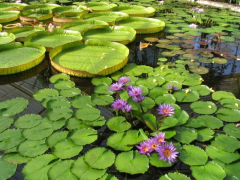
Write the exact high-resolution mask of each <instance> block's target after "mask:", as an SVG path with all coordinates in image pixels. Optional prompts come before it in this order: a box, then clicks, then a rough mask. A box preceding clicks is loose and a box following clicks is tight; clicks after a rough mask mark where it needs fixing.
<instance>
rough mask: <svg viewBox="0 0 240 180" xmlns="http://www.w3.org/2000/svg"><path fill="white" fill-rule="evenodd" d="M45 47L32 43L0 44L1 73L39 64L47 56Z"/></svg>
mask: <svg viewBox="0 0 240 180" xmlns="http://www.w3.org/2000/svg"><path fill="white" fill-rule="evenodd" d="M45 51H46V50H45V48H44V47H42V46H38V45H35V44H32V43H25V44H24V46H23V45H22V44H21V43H19V42H16V43H9V44H3V45H0V59H1V62H0V67H1V68H0V75H7V74H15V73H18V72H22V71H25V70H27V69H30V68H32V67H34V66H36V65H38V64H39V63H40V62H42V60H43V59H44V57H45Z"/></svg>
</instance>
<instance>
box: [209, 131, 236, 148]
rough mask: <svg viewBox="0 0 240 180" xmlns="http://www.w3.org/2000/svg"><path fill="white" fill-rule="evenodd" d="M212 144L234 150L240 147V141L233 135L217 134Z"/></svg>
mask: <svg viewBox="0 0 240 180" xmlns="http://www.w3.org/2000/svg"><path fill="white" fill-rule="evenodd" d="M211 145H213V146H215V147H217V148H219V149H221V150H223V151H227V152H234V151H235V150H236V149H239V148H240V141H238V140H237V139H236V138H234V137H232V136H228V135H223V134H216V137H215V139H214V140H212V141H211Z"/></svg>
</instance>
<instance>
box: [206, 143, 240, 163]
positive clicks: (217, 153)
mask: <svg viewBox="0 0 240 180" xmlns="http://www.w3.org/2000/svg"><path fill="white" fill-rule="evenodd" d="M206 152H207V154H208V156H209V157H210V158H211V159H213V160H215V159H217V160H220V161H222V162H223V163H227V164H229V163H232V162H233V161H236V160H238V159H239V158H240V155H239V154H238V153H237V152H233V153H230V152H226V151H223V150H221V149H218V148H216V147H214V146H211V145H209V146H207V147H206Z"/></svg>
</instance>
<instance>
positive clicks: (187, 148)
mask: <svg viewBox="0 0 240 180" xmlns="http://www.w3.org/2000/svg"><path fill="white" fill-rule="evenodd" d="M182 148H183V149H182V150H181V151H180V153H179V159H180V160H181V161H182V162H183V163H185V164H187V165H190V166H199V165H205V164H206V162H207V160H208V156H207V153H206V152H205V151H204V150H202V149H201V148H199V147H197V146H194V145H183V147H182Z"/></svg>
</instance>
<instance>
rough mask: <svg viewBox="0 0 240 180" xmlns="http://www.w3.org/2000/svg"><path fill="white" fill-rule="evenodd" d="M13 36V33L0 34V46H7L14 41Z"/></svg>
mask: <svg viewBox="0 0 240 180" xmlns="http://www.w3.org/2000/svg"><path fill="white" fill-rule="evenodd" d="M15 38H16V37H15V35H14V34H13V33H7V32H0V44H7V43H10V42H13V41H14V40H15Z"/></svg>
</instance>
